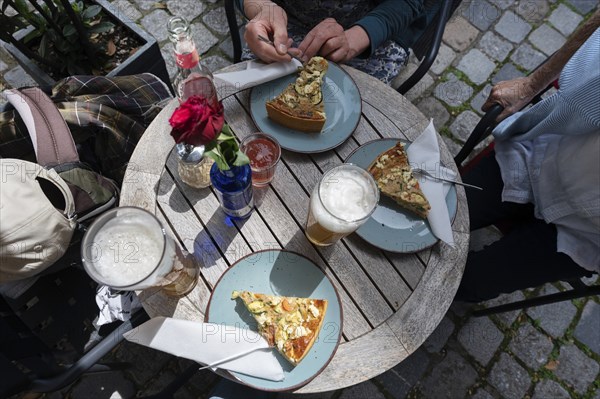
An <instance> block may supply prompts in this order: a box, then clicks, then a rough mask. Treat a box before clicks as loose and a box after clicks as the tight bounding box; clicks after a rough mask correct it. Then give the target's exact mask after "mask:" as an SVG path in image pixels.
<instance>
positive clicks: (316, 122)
mask: <svg viewBox="0 0 600 399" xmlns="http://www.w3.org/2000/svg"><path fill="white" fill-rule="evenodd" d="M328 65H329V64H328V62H327V60H326V59H325V58H323V57H312V58H311V59H310V60H309V61H308V62H307V63H306V64H305V65H304V66H303V68H302V69H300V71H299V73H298V77H297V78H296V81H295V82H294V83H290V84H289V85H288V86H287V87H286V88H285V89H284V90H283V92H282V93H281V94H279V95H278V96H277V97H275V98H274V99H272V100H270V101H267V103H266V107H267V115H268V116H269V118H270V119H272V120H274V121H275V122H277V123H279V124H280V125H283V126H286V127H289V128H290V129H294V130H300V131H302V132H320V131H321V129H323V125H325V120H326V118H325V107H324V106H323V91H322V84H323V77H324V76H325V73H326V72H327V67H328Z"/></svg>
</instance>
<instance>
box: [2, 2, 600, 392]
mask: <svg viewBox="0 0 600 399" xmlns="http://www.w3.org/2000/svg"><path fill="white" fill-rule="evenodd" d="M114 3H115V4H116V6H117V7H118V8H119V9H120V10H121V11H122V12H124V13H126V14H127V15H128V16H130V17H131V18H132V19H134V20H135V21H137V22H138V23H139V24H140V25H141V26H143V27H144V28H145V29H146V30H147V31H148V32H150V33H151V34H153V35H154V36H155V37H156V38H157V39H158V40H159V41H160V43H161V44H162V47H163V54H164V57H165V59H166V60H167V65H168V67H169V70H170V72H171V73H174V71H175V67H174V64H173V61H172V57H171V55H170V50H169V43H168V40H167V36H166V35H167V33H166V29H165V25H166V20H167V18H168V16H170V15H172V14H179V13H181V14H184V15H185V16H186V17H187V18H189V19H191V20H192V21H193V24H192V27H193V31H194V36H195V38H196V43H197V45H198V48H199V51H200V52H201V53H202V54H203V59H204V62H205V63H206V64H207V65H208V67H209V68H210V69H211V70H217V69H219V68H221V67H223V66H226V65H228V64H230V59H231V53H232V46H231V40H230V39H229V38H228V29H227V23H226V19H225V11H224V8H223V6H222V2H221V1H219V0H208V1H205V2H200V1H192V0H188V1H185V2H184V1H178V0H169V1H166V2H165V1H161V0H157V1H154V0H131V1H127V0H116V1H115V2H114ZM597 6H598V0H530V1H521V2H515V1H511V0H478V1H473V2H468V1H463V4H462V6H461V7H460V8H459V9H458V10H457V11H456V12H455V13H454V15H453V17H452V20H451V21H450V23H449V25H448V27H447V29H446V33H445V35H444V43H443V44H442V46H441V49H440V53H439V55H438V57H437V59H436V61H435V63H434V65H433V67H432V68H431V70H430V72H429V73H428V74H427V75H426V76H425V77H424V78H423V79H422V80H421V82H419V84H418V85H417V86H416V87H415V88H414V89H413V90H411V91H410V92H409V93H408V95H407V97H408V98H409V99H410V100H411V101H412V102H413V103H414V104H416V105H417V107H418V108H419V109H420V110H421V111H422V112H423V113H424V114H425V115H427V116H430V117H433V118H434V123H435V125H436V127H437V129H438V131H439V132H440V133H441V134H442V136H443V138H444V140H445V142H446V144H447V145H448V146H449V147H450V148H451V150H452V151H453V152H454V153H456V152H457V151H458V149H459V148H460V145H461V143H462V142H463V141H464V139H465V137H466V135H467V134H468V132H470V131H471V130H472V128H473V127H474V125H475V124H476V123H477V121H478V120H479V118H480V116H481V111H480V107H481V104H482V103H483V101H484V100H485V98H486V97H487V95H488V93H489V91H490V88H491V86H492V84H494V83H497V82H499V81H501V80H506V79H511V78H515V77H518V76H523V75H525V73H527V71H529V70H531V69H532V68H534V67H535V66H536V65H537V64H538V63H539V62H541V61H542V60H544V59H545V58H546V57H547V56H548V55H549V54H551V53H552V52H553V51H555V50H556V49H557V48H559V47H560V46H561V44H562V43H563V42H564V41H565V38H566V37H567V36H568V35H569V34H571V33H572V32H573V31H574V30H575V29H576V28H577V26H578V25H579V24H581V22H582V21H583V20H584V19H585V18H586V17H589V15H590V14H591V13H592V12H593V10H594V9H595V8H596V7H597ZM415 68H416V66H415V64H414V63H413V62H411V63H410V64H409V65H408V67H407V68H406V71H407V72H412V71H413V70H414V69H415ZM0 72H1V73H2V77H1V79H0V84H2V85H7V86H16V87H18V86H22V85H27V84H32V81H31V79H30V78H29V77H28V76H27V75H26V74H25V73H24V72H23V70H22V69H20V68H19V67H17V66H16V63H15V62H14V61H13V60H12V59H11V58H10V57H9V56H8V55H7V54H6V52H5V51H4V50H3V49H2V50H0ZM497 237H498V234H497V233H496V232H495V231H494V230H491V229H490V230H482V231H478V232H475V233H474V234H473V236H472V242H471V246H472V247H474V248H476V247H481V246H482V245H484V244H485V243H489V242H491V241H493V240H494V239H496V238H497ZM587 283H588V284H592V283H594V281H588V282H587ZM596 283H598V282H597V281H596ZM567 287H568V286H567V285H566V284H552V285H550V284H548V285H546V286H544V287H540V288H537V289H535V290H526V291H522V292H516V293H513V294H510V295H505V296H503V297H501V298H499V299H496V300H494V301H490V303H486V304H485V306H489V305H492V304H498V303H504V302H507V301H514V300H518V299H522V298H524V297H529V296H531V295H534V294H537V293H538V292H555V291H558V290H563V289H565V288H567ZM468 311H469V307H467V306H465V305H461V304H454V305H453V306H452V307H451V309H450V311H449V312H448V314H447V315H446V316H445V318H444V319H443V321H442V323H441V324H440V325H439V327H438V328H437V330H436V331H435V332H434V333H433V335H432V336H431V337H430V338H429V339H428V340H427V341H426V342H425V344H424V345H423V346H422V347H421V348H419V349H418V350H417V351H416V352H415V353H414V354H412V355H411V356H410V357H409V358H408V359H407V360H405V361H404V362H402V363H401V364H398V365H397V366H396V367H394V368H393V369H391V370H389V371H388V372H386V373H384V374H382V375H380V376H378V377H376V378H373V379H372V380H369V381H366V382H363V383H361V384H358V385H355V386H352V387H348V388H345V389H342V390H338V391H334V392H327V393H323V394H315V395H307V396H306V397H309V398H332V399H353V398H372V399H377V398H387V399H391V398H395V399H399V398H405V397H409V398H435V399H438V398H467V397H468V398H477V399H487V398H507V399H513V398H523V397H525V398H533V399H550V398H590V399H591V398H596V399H599V398H600V373H599V372H600V334H599V333H598V331H599V330H600V299H599V298H598V297H594V298H586V299H579V300H573V301H570V302H561V303H558V304H554V305H546V306H540V307H537V308H531V309H528V310H526V311H515V312H509V313H504V314H499V315H496V316H490V317H481V318H474V317H470V316H469V312H468ZM108 360H118V361H129V362H132V363H133V364H134V366H133V368H131V369H129V370H127V371H120V372H113V373H107V374H98V375H93V376H86V377H84V378H82V379H81V380H80V381H79V382H77V383H76V384H74V385H73V386H71V387H69V388H68V389H65V390H64V391H63V392H60V393H55V394H51V395H48V396H47V397H49V398H59V397H63V396H64V397H70V398H76V399H79V398H131V397H136V396H143V395H148V394H151V393H153V392H156V391H158V390H160V388H161V387H164V386H165V385H166V384H167V383H168V382H169V381H170V380H171V379H172V378H173V377H174V376H175V375H176V374H177V373H178V372H180V371H181V370H182V369H185V368H186V367H187V366H188V365H190V362H189V361H186V360H182V359H177V358H174V357H171V356H169V355H165V354H162V353H159V352H156V351H152V350H148V349H145V348H143V347H140V346H136V345H134V344H129V343H124V344H122V345H121V346H119V347H118V348H117V349H116V350H115V351H114V352H113V353H112V354H111V355H110V356H109V359H108ZM217 381H218V378H217V377H215V376H214V374H212V373H210V372H198V373H196V375H195V376H194V377H193V378H192V379H191V380H190V381H189V383H187V384H186V385H185V386H184V387H182V388H181V389H180V390H179V391H178V392H177V395H176V397H177V398H204V397H207V395H208V392H209V391H210V389H211V388H212V387H213V386H214V385H215V384H216V383H217ZM292 396H293V395H289V394H288V395H284V394H280V395H279V396H278V397H279V398H288V397H292ZM248 397H254V395H248ZM295 397H297V396H295Z"/></svg>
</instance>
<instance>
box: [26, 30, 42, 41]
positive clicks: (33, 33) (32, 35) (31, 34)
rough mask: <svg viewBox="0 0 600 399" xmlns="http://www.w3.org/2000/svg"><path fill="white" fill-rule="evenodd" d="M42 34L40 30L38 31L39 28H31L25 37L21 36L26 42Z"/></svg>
mask: <svg viewBox="0 0 600 399" xmlns="http://www.w3.org/2000/svg"><path fill="white" fill-rule="evenodd" d="M40 36H42V32H40V31H39V30H36V29H34V30H32V31H31V32H29V33H28V34H26V35H25V37H24V38H23V43H25V44H27V43H29V42H30V41H32V40H34V39H37V38H38V37H40Z"/></svg>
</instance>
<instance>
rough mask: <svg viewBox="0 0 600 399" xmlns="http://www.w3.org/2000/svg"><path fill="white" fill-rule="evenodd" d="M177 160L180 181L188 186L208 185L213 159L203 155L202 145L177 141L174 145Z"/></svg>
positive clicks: (203, 186) (199, 186) (201, 186)
mask: <svg viewBox="0 0 600 399" xmlns="http://www.w3.org/2000/svg"><path fill="white" fill-rule="evenodd" d="M175 151H176V152H177V157H178V160H179V162H178V163H177V172H178V173H179V177H180V178H181V181H182V182H184V183H185V184H187V185H188V186H190V187H194V188H205V187H208V186H210V168H211V167H212V165H213V163H214V161H213V160H212V159H211V158H208V157H205V156H204V146H203V145H202V146H198V147H194V146H193V145H190V144H184V143H179V144H177V145H176V146H175Z"/></svg>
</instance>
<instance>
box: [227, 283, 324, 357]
mask: <svg viewBox="0 0 600 399" xmlns="http://www.w3.org/2000/svg"><path fill="white" fill-rule="evenodd" d="M231 298H232V299H236V298H241V300H242V301H243V302H244V305H245V306H246V309H248V311H249V312H250V313H251V314H252V316H254V319H256V321H257V322H258V329H259V332H260V334H261V335H262V336H263V337H264V338H265V339H266V340H267V342H268V343H269V345H270V346H275V347H277V350H278V351H279V353H281V354H282V355H283V357H285V358H286V360H287V361H288V362H290V363H291V364H293V365H294V366H295V365H297V364H298V363H300V361H301V360H302V359H304V357H305V356H306V354H307V353H308V352H309V351H310V348H311V347H312V346H313V344H314V343H315V340H316V338H317V336H318V335H319V331H320V330H321V326H322V325H323V320H325V312H327V300H325V299H313V298H296V297H283V296H275V295H267V294H260V293H256V292H250V291H233V293H232V294H231Z"/></svg>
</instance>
